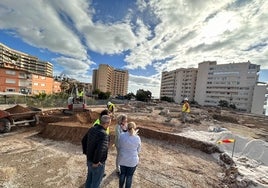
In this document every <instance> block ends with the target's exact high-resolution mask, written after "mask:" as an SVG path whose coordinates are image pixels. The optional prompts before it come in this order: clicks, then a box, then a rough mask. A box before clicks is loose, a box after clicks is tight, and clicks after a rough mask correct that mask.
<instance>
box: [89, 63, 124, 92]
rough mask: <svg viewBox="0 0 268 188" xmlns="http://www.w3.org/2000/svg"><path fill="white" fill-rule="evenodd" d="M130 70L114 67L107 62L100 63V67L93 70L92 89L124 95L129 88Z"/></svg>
mask: <svg viewBox="0 0 268 188" xmlns="http://www.w3.org/2000/svg"><path fill="white" fill-rule="evenodd" d="M128 77H129V75H128V71H127V70H121V69H114V68H113V67H112V66H110V65H107V64H100V65H99V68H98V69H95V70H93V76H92V87H93V88H92V89H93V91H94V90H96V89H99V90H100V91H102V92H111V95H112V96H117V95H120V96H124V95H126V94H127V90H128Z"/></svg>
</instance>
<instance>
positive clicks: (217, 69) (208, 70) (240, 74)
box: [160, 61, 267, 114]
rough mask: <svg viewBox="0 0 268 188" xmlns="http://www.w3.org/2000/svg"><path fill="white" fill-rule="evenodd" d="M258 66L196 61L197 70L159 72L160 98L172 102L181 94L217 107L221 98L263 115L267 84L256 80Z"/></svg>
mask: <svg viewBox="0 0 268 188" xmlns="http://www.w3.org/2000/svg"><path fill="white" fill-rule="evenodd" d="M259 71H260V65H256V64H252V63H250V62H245V63H231V64H220V65H217V62H216V61H206V62H202V63H199V64H198V69H193V68H190V69H177V70H173V71H170V72H162V79H161V90H160V97H163V96H167V97H171V98H173V99H174V101H175V102H181V100H182V99H183V98H184V97H188V98H189V100H190V101H192V100H195V101H196V102H197V103H198V104H200V105H207V106H217V105H218V104H219V101H220V100H225V101H227V102H228V103H229V104H235V106H236V108H237V109H239V110H240V111H245V112H251V113H255V114H263V112H264V104H265V100H266V98H265V94H266V93H267V84H265V83H259V82H258V75H259V74H258V73H259Z"/></svg>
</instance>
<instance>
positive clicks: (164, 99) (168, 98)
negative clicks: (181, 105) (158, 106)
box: [160, 96, 174, 102]
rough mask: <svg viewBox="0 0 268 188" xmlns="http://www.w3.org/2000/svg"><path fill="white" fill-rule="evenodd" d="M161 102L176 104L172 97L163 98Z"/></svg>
mask: <svg viewBox="0 0 268 188" xmlns="http://www.w3.org/2000/svg"><path fill="white" fill-rule="evenodd" d="M160 100H161V101H167V102H174V99H173V98H171V97H167V96H163V97H161V98H160Z"/></svg>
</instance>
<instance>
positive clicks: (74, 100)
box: [63, 85, 86, 114]
mask: <svg viewBox="0 0 268 188" xmlns="http://www.w3.org/2000/svg"><path fill="white" fill-rule="evenodd" d="M84 90H85V89H84V88H83V89H80V90H79V89H78V87H77V85H75V86H74V88H73V89H72V93H71V96H70V97H69V98H68V101H67V103H68V110H67V109H64V110H63V112H64V113H67V114H73V113H74V112H81V111H86V100H85V95H84V93H85V92H84Z"/></svg>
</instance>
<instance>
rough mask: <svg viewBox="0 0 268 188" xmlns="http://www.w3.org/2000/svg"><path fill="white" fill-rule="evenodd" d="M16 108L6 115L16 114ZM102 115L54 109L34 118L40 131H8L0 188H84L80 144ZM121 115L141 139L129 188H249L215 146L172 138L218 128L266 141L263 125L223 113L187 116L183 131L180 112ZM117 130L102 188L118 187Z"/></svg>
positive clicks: (131, 109)
mask: <svg viewBox="0 0 268 188" xmlns="http://www.w3.org/2000/svg"><path fill="white" fill-rule="evenodd" d="M163 106H165V108H163ZM18 108H20V110H22V111H23V109H21V107H18ZM18 108H13V109H9V112H10V113H14V112H16V113H18V111H20V110H18ZM166 108H168V111H167V110H166ZM101 110H102V108H91V110H90V111H87V112H79V113H75V114H74V115H65V114H63V112H62V110H57V109H56V110H46V111H43V112H42V113H40V115H39V119H40V122H41V123H40V125H39V126H37V127H14V128H13V129H12V131H11V132H10V133H7V134H2V135H0V156H1V157H0V158H1V160H0V187H83V186H84V182H85V178H86V172H87V169H86V158H85V156H84V155H83V154H82V150H81V145H80V142H81V138H82V136H83V135H84V134H85V133H86V131H87V130H88V128H89V127H90V126H91V125H92V123H93V121H95V119H97V118H98V117H99V112H100V111H101ZM120 113H125V114H127V115H128V117H129V121H135V122H136V124H137V125H138V127H139V129H140V131H139V135H140V136H141V139H142V152H141V155H140V164H139V166H138V168H137V171H136V173H135V175H134V182H133V187H146V188H147V187H149V188H150V187H152V188H155V187H213V188H214V187H247V186H248V185H250V182H242V183H241V182H238V181H237V179H236V176H237V175H238V172H237V169H235V168H229V167H230V164H232V160H231V159H230V158H228V157H227V158H225V159H222V160H223V161H225V163H224V162H219V160H220V157H215V156H221V158H224V157H222V154H221V152H220V151H219V149H218V147H217V146H215V145H212V144H210V143H208V142H200V141H197V140H194V139H190V138H186V137H182V136H178V135H176V133H180V132H182V131H184V130H185V129H194V130H206V131H207V130H208V128H209V126H221V127H225V128H228V129H229V130H232V132H235V133H238V134H241V135H245V136H250V137H253V138H259V139H263V140H266V141H267V139H268V137H267V125H268V120H267V118H262V117H257V116H252V115H246V114H243V115H241V114H238V113H235V112H229V111H225V110H218V109H215V110H211V109H208V110H207V109H200V108H192V112H191V117H190V119H189V123H186V124H181V122H180V120H179V119H180V112H179V108H178V107H177V106H175V105H171V106H170V105H169V104H161V105H152V106H148V105H146V106H145V105H144V104H143V103H137V104H133V105H132V106H129V105H122V106H118V107H117V112H116V114H120ZM226 117H229V118H227V119H226ZM215 118H216V119H215ZM252 119H255V120H252ZM230 120H234V121H230ZM256 122H257V123H256ZM115 124H116V122H115V120H113V123H112V125H111V128H110V129H111V142H110V150H109V156H108V160H107V162H106V174H107V176H106V177H105V178H104V180H103V184H102V187H118V177H117V176H116V174H115V171H114V170H115V155H116V152H115V148H114V146H113V141H114V126H115ZM211 154H213V155H211ZM228 160H229V164H227V163H228ZM230 161H231V162H230Z"/></svg>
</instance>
